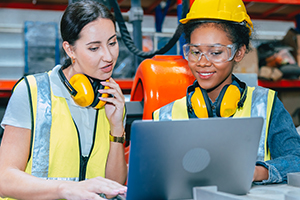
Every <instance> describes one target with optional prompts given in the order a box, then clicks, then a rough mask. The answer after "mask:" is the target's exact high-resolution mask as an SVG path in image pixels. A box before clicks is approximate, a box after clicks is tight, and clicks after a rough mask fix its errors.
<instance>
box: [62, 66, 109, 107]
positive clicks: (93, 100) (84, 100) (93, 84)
mask: <svg viewBox="0 0 300 200" xmlns="http://www.w3.org/2000/svg"><path fill="white" fill-rule="evenodd" d="M58 75H59V78H60V79H61V81H62V82H63V84H64V85H65V86H66V88H67V90H68V91H69V92H70V94H71V96H72V98H73V100H74V101H75V103H76V104H77V105H79V106H82V107H87V106H91V107H94V108H96V109H99V108H101V107H102V106H104V105H105V103H106V102H105V101H100V99H99V97H100V96H102V97H108V96H109V94H100V93H99V92H98V90H99V89H108V88H109V87H107V86H105V87H104V86H103V85H102V84H101V83H100V82H101V80H99V79H95V78H92V77H89V76H87V75H85V74H75V75H74V76H72V77H71V79H70V81H68V80H67V78H66V77H65V75H64V73H63V71H62V68H60V69H59V70H58ZM106 81H107V82H108V80H106Z"/></svg>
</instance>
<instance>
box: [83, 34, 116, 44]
mask: <svg viewBox="0 0 300 200" xmlns="http://www.w3.org/2000/svg"><path fill="white" fill-rule="evenodd" d="M116 36H117V34H114V35H113V36H111V37H110V38H109V39H108V40H107V41H109V40H111V39H112V38H114V37H116ZM90 44H101V41H92V42H89V43H87V44H86V45H90Z"/></svg>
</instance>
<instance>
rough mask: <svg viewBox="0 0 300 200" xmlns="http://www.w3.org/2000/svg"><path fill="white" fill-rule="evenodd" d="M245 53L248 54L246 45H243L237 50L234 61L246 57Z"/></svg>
mask: <svg viewBox="0 0 300 200" xmlns="http://www.w3.org/2000/svg"><path fill="white" fill-rule="evenodd" d="M245 54H246V46H245V45H243V46H241V47H240V48H239V49H238V50H237V51H236V53H235V56H234V61H235V62H240V61H241V60H242V59H243V58H244V56H245Z"/></svg>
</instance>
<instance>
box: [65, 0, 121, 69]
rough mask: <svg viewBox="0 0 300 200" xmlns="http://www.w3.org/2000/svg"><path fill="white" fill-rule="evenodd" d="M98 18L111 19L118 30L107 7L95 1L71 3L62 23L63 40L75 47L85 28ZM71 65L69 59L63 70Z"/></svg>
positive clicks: (86, 0) (87, 0)
mask: <svg viewBox="0 0 300 200" xmlns="http://www.w3.org/2000/svg"><path fill="white" fill-rule="evenodd" d="M98 18H104V19H110V20H111V21H112V22H113V23H114V26H115V28H116V22H115V18H114V16H113V15H112V13H111V12H110V10H109V9H108V8H107V7H106V6H105V5H103V4H101V3H99V2H97V1H93V0H83V1H77V2H74V3H71V4H70V5H69V6H68V7H67V8H66V10H65V12H64V14H63V16H62V19H61V22H60V32H61V37H62V40H63V41H67V42H68V43H69V44H70V45H74V43H75V42H76V40H78V39H79V37H80V32H81V30H82V29H83V27H84V26H86V25H87V24H88V23H90V22H93V21H95V20H97V19H98ZM69 65H71V59H70V58H67V59H66V60H65V63H64V64H63V68H66V67H68V66H69Z"/></svg>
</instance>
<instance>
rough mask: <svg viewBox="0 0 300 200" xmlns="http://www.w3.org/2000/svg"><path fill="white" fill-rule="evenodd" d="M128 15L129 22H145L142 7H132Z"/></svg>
mask: <svg viewBox="0 0 300 200" xmlns="http://www.w3.org/2000/svg"><path fill="white" fill-rule="evenodd" d="M128 13H129V22H133V21H143V15H144V11H143V9H142V8H141V7H131V8H130V10H129V11H128Z"/></svg>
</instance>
